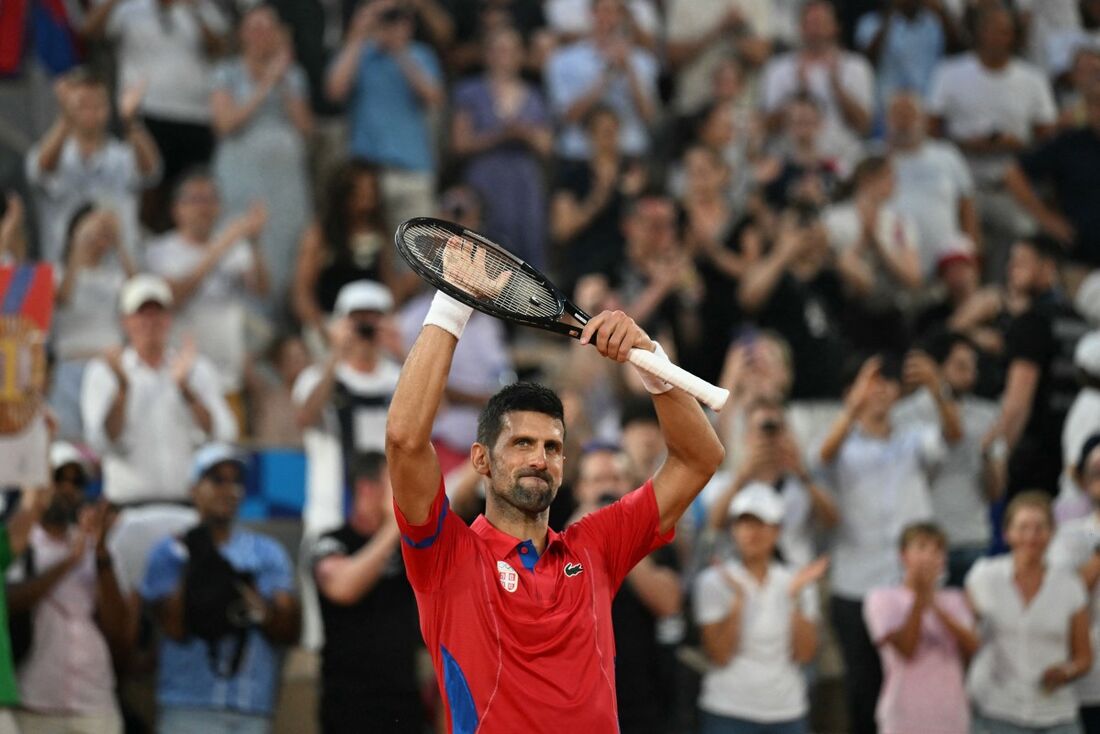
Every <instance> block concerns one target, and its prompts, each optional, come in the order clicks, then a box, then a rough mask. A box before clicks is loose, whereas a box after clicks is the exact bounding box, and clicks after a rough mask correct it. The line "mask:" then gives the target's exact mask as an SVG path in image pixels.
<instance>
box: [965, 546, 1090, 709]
mask: <svg viewBox="0 0 1100 734" xmlns="http://www.w3.org/2000/svg"><path fill="white" fill-rule="evenodd" d="M1013 574H1014V570H1013V565H1012V556H1011V555H1010V554H1009V555H1003V556H997V557H995V558H982V559H980V560H979V561H978V562H977V563H975V564H974V566H973V567H972V568H971V569H970V573H969V574H967V576H966V591H967V594H969V596H970V601H971V602H972V603H973V605H974V611H975V612H976V613H977V615H978V618H979V619H978V621H979V627H980V629H981V632H982V647H981V649H980V650H978V654H977V656H975V658H974V660H973V662H972V663H971V665H970V671H969V674H968V676H967V690H968V691H969V693H970V699H971V700H972V701H973V702H974V706H975V707H976V708H977V709H978V711H979V712H981V713H982V714H983V715H985V716H988V717H990V718H993V719H1003V720H1005V721H1009V722H1011V723H1014V724H1016V725H1018V726H1037V727H1046V726H1054V725H1055V724H1062V723H1067V722H1070V721H1075V720H1076V719H1077V698H1076V696H1075V695H1074V691H1073V686H1062V687H1061V688H1058V689H1057V690H1055V691H1054V692H1053V693H1047V692H1045V691H1044V690H1043V686H1042V677H1043V672H1044V671H1045V670H1046V669H1047V668H1049V667H1051V666H1052V665H1061V664H1063V663H1065V662H1066V661H1067V660H1068V659H1069V656H1070V647H1069V640H1070V619H1071V618H1072V617H1073V615H1074V614H1076V613H1077V612H1078V611H1080V610H1081V609H1082V608H1084V606H1085V605H1086V604H1087V603H1088V596H1087V594H1086V593H1085V586H1084V584H1083V583H1082V582H1081V578H1080V577H1079V576H1078V575H1077V573H1076V572H1075V571H1069V570H1066V569H1064V568H1060V567H1057V566H1049V567H1048V568H1047V570H1046V573H1045V574H1044V576H1043V583H1042V585H1041V586H1040V587H1039V593H1037V594H1036V595H1035V597H1034V598H1033V599H1032V600H1031V602H1030V603H1029V604H1028V605H1027V606H1026V607H1025V606H1024V605H1023V601H1022V600H1021V599H1020V593H1019V591H1018V590H1017V589H1016V584H1015V582H1014V581H1013Z"/></svg>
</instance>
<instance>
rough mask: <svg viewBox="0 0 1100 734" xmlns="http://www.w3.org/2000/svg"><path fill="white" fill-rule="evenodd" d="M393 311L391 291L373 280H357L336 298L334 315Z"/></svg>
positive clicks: (349, 284) (345, 287)
mask: <svg viewBox="0 0 1100 734" xmlns="http://www.w3.org/2000/svg"><path fill="white" fill-rule="evenodd" d="M391 310H393V296H392V295H391V294H390V289H389V288H387V287H386V286H384V285H382V284H381V283H376V282H374V281H373V280H357V281H354V282H352V283H348V284H347V285H345V286H344V287H343V288H341V289H340V293H339V294H338V295H337V296H336V307H335V308H334V309H333V313H335V314H336V315H337V316H347V315H348V314H349V313H351V312H352V311H378V312H379V313H387V312H389V311H391Z"/></svg>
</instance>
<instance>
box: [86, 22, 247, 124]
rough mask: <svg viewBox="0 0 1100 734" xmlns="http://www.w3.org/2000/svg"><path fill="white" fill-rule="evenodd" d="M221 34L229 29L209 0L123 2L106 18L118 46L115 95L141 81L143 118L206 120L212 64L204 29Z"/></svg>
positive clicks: (190, 121)
mask: <svg viewBox="0 0 1100 734" xmlns="http://www.w3.org/2000/svg"><path fill="white" fill-rule="evenodd" d="M196 14H197V15H198V16H200V17H201V18H202V21H203V23H205V24H206V26H207V28H209V29H210V30H211V31H213V32H215V33H218V34H222V33H225V32H226V31H227V30H228V24H227V23H226V21H225V19H224V18H223V17H222V15H221V13H220V12H219V11H218V9H217V6H216V5H215V3H213V2H210V0H195V2H193V3H191V2H187V3H179V2H176V3H171V4H170V5H167V6H162V5H161V3H160V2H159V1H158V0H124V1H123V2H122V3H120V4H119V5H117V6H115V8H114V10H112V11H111V15H110V17H109V18H108V19H107V36H108V37H109V38H111V39H113V40H116V41H117V42H118V62H119V90H120V91H121V90H125V89H126V88H127V87H129V86H131V85H133V84H136V83H138V82H140V81H142V80H145V81H147V82H148V84H149V86H148V89H147V90H146V92H145V98H144V99H143V100H142V103H141V110H142V112H143V113H144V114H146V115H150V116H152V117H159V118H165V119H168V120H173V121H177V122H189V123H199V124H205V123H207V122H209V121H210V92H211V89H212V88H211V82H212V79H213V76H212V74H213V68H214V67H213V64H212V63H211V61H212V60H211V59H210V58H209V57H207V55H206V52H205V50H204V48H203V36H202V27H201V25H200V24H199V21H198V20H197V19H196Z"/></svg>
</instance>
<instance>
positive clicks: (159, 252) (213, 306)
mask: <svg viewBox="0 0 1100 734" xmlns="http://www.w3.org/2000/svg"><path fill="white" fill-rule="evenodd" d="M207 246H209V245H207ZM207 246H203V245H196V244H194V243H193V242H190V241H189V240H187V239H185V238H184V237H183V236H182V235H180V234H179V233H178V232H175V231H172V232H168V233H167V234H164V235H163V236H161V237H159V238H157V239H156V240H154V241H153V242H151V243H150V244H149V247H148V249H147V250H146V253H145V265H146V267H147V268H148V270H149V272H151V273H154V274H156V275H159V276H161V277H162V278H166V279H170V280H178V279H180V278H183V277H186V276H187V275H189V274H191V273H193V272H194V271H195V270H196V269H198V267H199V265H200V264H201V263H202V260H203V258H204V257H205V256H206V252H207ZM253 266H254V258H253V256H252V250H251V249H250V248H249V246H248V245H247V244H246V243H245V242H239V243H238V244H236V245H234V246H233V248H231V249H230V250H229V252H227V253H226V254H225V255H224V256H223V257H222V259H221V260H219V261H218V264H217V265H215V266H214V269H213V270H211V271H210V272H209V273H208V274H207V275H206V277H205V278H203V280H202V282H201V283H200V284H199V286H198V288H197V289H196V290H195V292H194V293H193V294H192V295H191V298H190V299H188V301H187V302H186V303H185V304H183V307H182V308H180V309H179V311H178V313H177V316H176V319H175V323H174V331H175V333H176V334H177V335H182V334H187V333H190V334H192V335H194V337H195V340H196V341H197V343H198V345H199V351H201V352H202V353H203V354H205V355H206V356H207V358H208V359H210V361H211V362H213V363H214V366H215V367H216V368H217V370H218V375H219V377H221V380H222V385H223V388H222V389H223V390H224V391H225V392H226V393H234V392H237V391H238V390H240V389H241V381H242V375H243V373H244V359H245V338H244V329H245V310H246V308H245V302H244V288H245V285H244V281H245V275H246V274H247V273H248V272H250V271H251V270H252V268H253Z"/></svg>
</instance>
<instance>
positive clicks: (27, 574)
mask: <svg viewBox="0 0 1100 734" xmlns="http://www.w3.org/2000/svg"><path fill="white" fill-rule="evenodd" d="M35 573H36V572H35V567H34V548H32V547H31V546H30V545H28V546H27V549H26V550H25V551H23V581H24V582H27V581H30V580H31V579H33V578H34V575H35ZM8 634H9V635H10V637H11V659H12V663H14V664H15V665H17V666H18V665H20V664H21V663H22V662H23V661H24V660H26V659H27V656H28V655H30V653H31V645H32V644H33V643H34V609H33V608H32V609H27V610H26V611H23V612H12V614H11V616H9V617H8Z"/></svg>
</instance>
